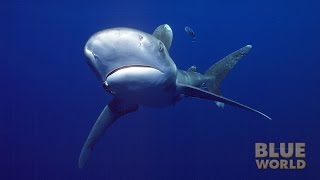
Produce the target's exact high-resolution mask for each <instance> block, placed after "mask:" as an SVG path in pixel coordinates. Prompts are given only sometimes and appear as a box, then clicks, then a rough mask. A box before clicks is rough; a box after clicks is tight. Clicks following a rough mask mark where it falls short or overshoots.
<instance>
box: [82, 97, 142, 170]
mask: <svg viewBox="0 0 320 180" xmlns="http://www.w3.org/2000/svg"><path fill="white" fill-rule="evenodd" d="M137 109H138V105H128V104H125V103H123V102H122V101H120V100H116V99H113V100H112V101H111V102H110V103H109V104H108V105H107V106H106V107H105V108H104V109H103V111H102V112H101V114H100V116H99V117H98V119H97V121H96V122H95V124H94V125H93V128H92V129H91V132H90V134H89V136H88V138H87V140H86V142H85V143H84V145H83V147H82V150H81V153H80V157H79V162H78V166H79V168H83V167H84V166H85V164H86V162H87V161H88V159H89V157H90V154H91V152H92V150H93V148H94V146H95V145H96V143H98V141H99V140H100V139H101V137H102V136H103V134H104V133H105V131H106V130H107V128H108V127H110V126H111V125H112V123H113V122H114V121H116V120H117V119H118V118H119V117H120V116H122V115H125V114H127V113H130V112H134V111H136V110H137Z"/></svg>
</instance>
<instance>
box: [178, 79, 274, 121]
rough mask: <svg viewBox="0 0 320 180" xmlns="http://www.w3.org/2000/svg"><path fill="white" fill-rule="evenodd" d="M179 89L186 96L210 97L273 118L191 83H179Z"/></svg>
mask: <svg viewBox="0 0 320 180" xmlns="http://www.w3.org/2000/svg"><path fill="white" fill-rule="evenodd" d="M177 87H178V90H179V91H180V93H181V94H184V95H186V96H191V97H197V98H201V99H208V100H212V101H216V102H221V103H225V104H228V105H231V106H235V107H238V108H241V109H246V110H248V111H251V112H255V113H257V114H259V115H262V116H263V117H265V118H267V119H269V120H271V118H270V117H269V116H267V115H265V114H264V113H262V112H260V111H258V110H255V109H253V108H251V107H249V106H246V105H243V104H241V103H238V102H236V101H233V100H231V99H228V98H225V97H222V96H219V95H217V94H214V93H211V92H209V91H205V90H203V89H200V88H197V87H193V86H189V85H185V84H177Z"/></svg>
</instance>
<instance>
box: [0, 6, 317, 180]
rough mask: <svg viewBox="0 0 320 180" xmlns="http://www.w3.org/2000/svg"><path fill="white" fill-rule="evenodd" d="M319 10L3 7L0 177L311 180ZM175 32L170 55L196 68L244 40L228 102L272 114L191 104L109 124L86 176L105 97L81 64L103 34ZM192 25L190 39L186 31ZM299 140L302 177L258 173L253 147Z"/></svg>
mask: <svg viewBox="0 0 320 180" xmlns="http://www.w3.org/2000/svg"><path fill="white" fill-rule="evenodd" d="M319 9H320V2H319V1H316V0H306V1H298V0H290V1H289V0H260V1H257V0H255V1H254V0H215V1H203V0H199V1H169V0H162V1H160V0H158V1H151V0H150V1H128V0H127V1H120V0H108V1H106V0H104V1H103V0H99V1H98V0H92V1H85V0H78V1H64V0H56V1H35V0H30V1H18V0H11V1H9V0H4V1H2V2H1V6H0V15H1V17H0V18H1V28H0V32H1V33H0V37H1V43H0V44H1V45H0V47H1V51H0V52H1V53H0V60H1V63H0V68H1V71H0V77H1V89H0V92H1V93H0V179H1V180H29V179H30V180H67V179H68V180H73V179H77V180H100V179H112V180H117V179H138V180H141V179H150V180H152V179H175V180H176V179H199V180H200V179H201V180H202V179H217V180H218V179H228V180H229V179H230V180H233V179H236V180H258V179H259V180H262V179H272V180H277V179H297V180H298V179H299V180H301V179H310V180H316V179H319V177H320V171H319V168H320V141H319V138H320V122H319V120H320V105H319V101H320V93H319V92H320V71H319V67H320V49H319V47H320V46H319V42H320V33H319V32H320V12H319ZM164 23H167V24H169V25H170V26H171V28H172V30H173V33H174V38H173V43H172V47H171V49H170V52H169V53H170V56H171V57H172V59H173V60H174V61H175V63H176V65H177V66H178V68H180V69H184V70H186V69H188V68H189V67H190V66H192V65H196V66H197V68H198V71H199V72H204V71H205V70H207V68H209V66H211V65H212V64H213V63H215V62H216V61H217V60H219V59H221V58H223V57H224V56H226V55H227V54H229V53H231V52H233V51H235V50H237V49H239V48H241V47H242V46H244V45H247V44H252V45H253V48H252V50H251V51H250V53H249V54H248V55H247V56H246V57H244V59H243V60H241V62H239V63H238V64H237V66H236V67H235V68H234V69H233V70H232V72H231V73H230V74H229V76H228V77H227V78H226V79H225V80H224V82H223V84H222V91H223V95H224V96H225V97H228V98H231V99H234V100H237V101H239V102H241V103H244V104H246V105H249V106H251V107H254V108H257V109H259V110H261V111H263V112H265V113H266V114H268V115H270V116H271V117H272V118H273V120H272V121H268V120H266V119H265V118H262V117H260V116H258V115H256V114H254V113H250V112H247V111H244V110H241V109H236V108H234V107H230V106H226V107H225V108H224V109H220V108H218V107H217V106H216V105H215V104H214V103H213V102H210V101H205V100H199V99H192V98H187V99H184V100H182V101H180V102H178V103H177V104H176V105H175V106H172V107H168V108H164V109H152V108H147V107H142V108H140V109H139V111H138V112H135V113H132V114H128V115H126V116H124V117H123V118H121V119H120V120H119V121H117V122H116V123H115V124H114V125H113V126H112V127H111V128H110V129H109V130H108V131H107V133H106V135H105V136H104V137H103V138H102V140H101V141H100V142H99V144H98V145H97V147H96V148H95V150H94V153H93V155H92V158H91V159H90V161H89V163H88V165H87V167H86V168H84V169H79V168H78V165H77V162H78V157H79V154H80V150H81V148H82V145H83V143H84V141H85V139H86V137H87V135H88V133H89V131H90V130H91V127H92V125H93V124H94V122H95V120H96V118H97V117H98V116H99V114H100V112H101V110H102V109H103V108H104V106H105V105H106V104H107V103H108V102H109V101H110V100H111V95H110V94H107V93H106V92H105V91H104V89H103V88H102V85H101V83H100V82H99V80H98V79H97V78H96V77H95V76H94V74H93V73H92V71H91V70H90V69H89V67H88V65H87V64H86V62H85V57H84V53H83V49H84V45H85V43H86V41H87V40H88V39H89V37H90V36H91V35H92V34H93V33H95V32H97V31H100V30H102V29H105V28H111V27H130V28H135V29H139V30H142V31H145V32H148V33H152V32H153V30H154V29H155V28H156V27H157V26H158V25H160V24H164ZM185 26H190V27H192V28H193V30H194V31H195V32H196V34H197V39H196V42H195V43H193V42H191V38H190V37H188V35H187V34H186V33H185V31H184V27H185ZM257 142H265V143H276V144H278V145H279V143H281V142H283V143H290V142H292V143H299V142H302V143H305V144H306V152H305V154H306V158H305V161H306V167H305V168H304V169H301V170H280V169H276V170H272V169H268V170H260V169H258V168H257V165H256V161H255V160H256V158H255V143H257Z"/></svg>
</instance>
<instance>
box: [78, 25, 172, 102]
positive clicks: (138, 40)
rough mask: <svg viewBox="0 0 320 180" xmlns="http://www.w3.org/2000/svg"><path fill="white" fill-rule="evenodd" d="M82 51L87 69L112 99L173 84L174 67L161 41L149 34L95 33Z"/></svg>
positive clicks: (123, 30)
mask: <svg viewBox="0 0 320 180" xmlns="http://www.w3.org/2000/svg"><path fill="white" fill-rule="evenodd" d="M84 51H85V55H86V56H87V59H88V61H87V62H88V64H89V65H90V67H91V68H92V69H93V71H94V72H95V73H96V74H97V75H98V77H99V78H100V79H101V81H102V82H104V85H105V87H106V89H107V90H108V91H109V92H111V93H112V94H114V95H115V96H119V97H123V98H126V99H128V97H126V94H128V93H130V94H131V95H130V96H141V95H146V94H150V95H152V94H153V93H152V91H163V90H164V89H166V88H168V87H170V86H173V84H175V80H176V73H177V68H176V65H175V63H174V62H173V60H172V59H171V58H170V56H169V54H168V51H167V49H166V47H165V45H164V44H163V42H162V41H161V40H159V39H157V38H156V37H154V36H153V35H151V34H147V33H144V32H142V31H139V30H135V29H129V28H113V29H107V30H104V31H100V32H98V33H96V34H94V35H93V36H92V37H91V38H90V39H89V40H88V42H87V43H86V45H85V50H84ZM156 93H158V92H155V93H154V94H156ZM129 99H130V98H129Z"/></svg>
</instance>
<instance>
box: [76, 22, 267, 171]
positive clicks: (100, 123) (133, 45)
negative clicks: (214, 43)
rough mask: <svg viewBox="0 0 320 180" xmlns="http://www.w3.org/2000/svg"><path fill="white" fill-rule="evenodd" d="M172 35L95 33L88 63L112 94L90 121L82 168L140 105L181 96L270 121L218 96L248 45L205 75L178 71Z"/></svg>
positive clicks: (163, 30) (162, 29)
mask: <svg viewBox="0 0 320 180" xmlns="http://www.w3.org/2000/svg"><path fill="white" fill-rule="evenodd" d="M172 40H173V32H172V29H171V27H170V26H169V25H168V24H162V25H160V26H158V27H157V28H156V29H155V30H154V32H153V33H152V34H149V33H146V32H143V31H140V30H137V29H132V28H125V27H119V28H110V29H105V30H102V31H99V32H97V33H95V34H93V35H92V36H91V37H90V38H89V40H88V41H87V43H86V45H85V47H84V54H85V56H86V57H87V58H86V59H87V63H88V65H89V66H90V68H91V69H92V70H93V72H94V73H95V74H96V76H97V77H98V79H99V80H100V81H101V83H102V85H103V88H104V89H105V90H106V91H107V92H108V93H109V94H111V95H112V96H113V98H112V100H111V101H110V102H109V103H108V104H107V105H106V106H105V108H104V109H103V110H102V112H101V114H100V116H99V117H98V119H97V120H96V122H95V123H94V125H93V127H92V129H91V132H90V133H89V135H88V137H87V139H86V141H85V143H84V145H83V147H82V150H81V153H80V157H79V161H78V166H79V168H83V167H84V166H85V165H86V164H87V161H88V159H89V157H90V155H91V153H92V151H93V149H94V147H95V145H96V144H97V143H98V142H99V140H100V139H101V138H102V136H103V135H104V134H105V132H106V130H107V129H108V128H109V127H110V126H111V125H112V124H113V123H114V122H115V121H116V120H117V119H119V118H120V117H122V116H124V115H126V114H128V113H132V112H135V111H137V110H138V108H139V107H141V106H149V107H155V108H161V107H167V106H172V105H174V104H176V103H177V102H178V101H180V100H181V99H183V98H185V97H194V98H200V99H206V100H210V101H213V102H215V103H216V105H217V106H218V107H221V108H222V107H224V105H225V104H227V105H231V106H234V107H237V108H242V109H245V110H248V111H251V112H254V113H257V114H258V115H261V116H263V117H264V118H267V119H269V120H271V118H270V117H269V116H267V115H266V114H264V113H262V112H260V111H258V110H256V109H253V108H251V107H249V106H246V105H244V104H241V103H239V102H237V101H234V100H231V99H228V98H226V97H223V96H222V92H221V90H220V85H221V82H222V80H223V79H224V78H225V77H226V76H227V75H228V73H229V72H230V71H231V70H232V69H233V68H234V66H235V65H236V64H237V63H238V62H239V60H240V59H242V58H243V57H244V56H245V55H246V54H247V53H248V52H249V51H250V49H251V48H252V46H251V45H246V46H244V47H242V48H240V49H238V50H236V51H234V52H233V53H231V54H229V55H227V56H226V57H224V58H222V59H221V60H219V61H218V62H216V63H214V64H213V65H212V66H210V67H209V68H208V70H207V71H206V72H204V73H203V74H201V73H199V72H197V68H196V67H195V66H191V67H190V68H189V69H188V70H186V71H184V70H180V69H177V66H176V64H175V63H174V61H173V60H172V58H171V57H170V54H169V50H170V47H171V44H172Z"/></svg>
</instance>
